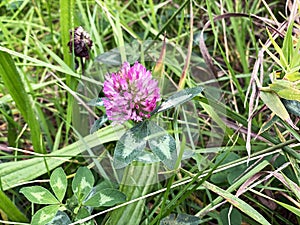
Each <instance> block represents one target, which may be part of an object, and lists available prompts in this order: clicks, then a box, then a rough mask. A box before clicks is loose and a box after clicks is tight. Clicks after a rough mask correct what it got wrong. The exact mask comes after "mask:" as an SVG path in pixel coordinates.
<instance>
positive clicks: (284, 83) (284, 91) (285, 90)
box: [269, 80, 300, 101]
mask: <svg viewBox="0 0 300 225" xmlns="http://www.w3.org/2000/svg"><path fill="white" fill-rule="evenodd" d="M269 86H270V89H271V90H272V91H274V92H276V93H277V94H278V95H279V96H280V97H281V98H284V99H288V100H297V101H300V90H299V89H298V88H297V87H296V85H295V84H294V83H292V82H290V81H288V80H274V81H273V83H272V84H269Z"/></svg>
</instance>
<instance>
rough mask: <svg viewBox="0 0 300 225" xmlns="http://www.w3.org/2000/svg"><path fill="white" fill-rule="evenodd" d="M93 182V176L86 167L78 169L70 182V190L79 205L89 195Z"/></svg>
mask: <svg viewBox="0 0 300 225" xmlns="http://www.w3.org/2000/svg"><path fill="white" fill-rule="evenodd" d="M94 182H95V180H94V176H93V174H92V172H91V171H90V170H89V169H88V168H87V167H80V168H79V169H78V170H77V172H76V174H75V177H74V179H73V182H72V190H73V193H74V195H75V196H76V197H77V200H78V202H79V203H81V202H82V201H83V199H84V198H85V197H86V196H87V195H88V194H89V193H90V191H91V190H92V188H93V186H94Z"/></svg>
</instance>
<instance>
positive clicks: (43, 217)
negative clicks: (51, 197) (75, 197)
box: [31, 205, 60, 225]
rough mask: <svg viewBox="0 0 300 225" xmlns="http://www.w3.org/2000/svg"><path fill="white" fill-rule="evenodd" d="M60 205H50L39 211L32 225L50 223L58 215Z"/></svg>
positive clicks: (34, 216)
mask: <svg viewBox="0 0 300 225" xmlns="http://www.w3.org/2000/svg"><path fill="white" fill-rule="evenodd" d="M59 207H60V206H59V205H49V206H45V207H44V208H41V209H40V210H38V211H37V212H36V213H35V214H34V215H33V217H32V220H31V224H32V225H37V224H38V225H44V224H47V223H48V222H50V221H51V220H52V219H53V218H54V217H55V215H56V213H57V211H58V209H59Z"/></svg>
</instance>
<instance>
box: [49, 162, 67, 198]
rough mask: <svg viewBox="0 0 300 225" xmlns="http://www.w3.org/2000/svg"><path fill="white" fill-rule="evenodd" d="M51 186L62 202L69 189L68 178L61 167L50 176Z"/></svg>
mask: <svg viewBox="0 0 300 225" xmlns="http://www.w3.org/2000/svg"><path fill="white" fill-rule="evenodd" d="M50 186H51V188H52V190H53V192H54V194H55V196H56V197H57V199H58V200H59V201H60V202H62V200H63V199H64V197H65V193H66V190H67V187H68V182H67V176H66V174H65V171H64V170H63V169H62V168H61V167H59V168H57V169H55V170H54V171H53V172H52V174H51V176H50Z"/></svg>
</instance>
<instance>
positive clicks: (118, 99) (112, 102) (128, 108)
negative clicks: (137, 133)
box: [103, 62, 160, 124]
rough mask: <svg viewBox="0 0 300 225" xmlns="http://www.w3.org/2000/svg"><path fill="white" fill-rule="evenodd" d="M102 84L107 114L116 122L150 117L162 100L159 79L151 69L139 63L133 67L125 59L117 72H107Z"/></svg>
mask: <svg viewBox="0 0 300 225" xmlns="http://www.w3.org/2000/svg"><path fill="white" fill-rule="evenodd" d="M105 78H106V81H105V82H104V84H103V92H104V95H105V97H106V98H104V99H103V103H104V106H105V108H106V113H107V117H108V119H109V120H112V121H113V123H119V124H121V123H124V122H125V121H127V120H133V121H137V122H138V121H142V120H143V118H149V117H150V113H151V112H152V111H153V110H154V109H155V107H156V102H157V101H159V100H160V94H159V88H158V82H157V81H156V80H154V79H152V74H151V72H150V71H149V70H146V68H145V67H144V66H143V65H142V64H140V63H138V62H135V64H134V65H133V66H132V67H130V64H129V63H128V62H124V63H123V65H122V68H121V70H120V71H119V72H117V73H111V74H107V75H106V76H105Z"/></svg>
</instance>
